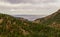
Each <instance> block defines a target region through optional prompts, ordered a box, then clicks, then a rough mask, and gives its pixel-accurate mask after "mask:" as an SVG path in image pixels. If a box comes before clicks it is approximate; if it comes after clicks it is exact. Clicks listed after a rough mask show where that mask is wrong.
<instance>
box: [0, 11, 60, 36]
mask: <svg viewBox="0 0 60 37" xmlns="http://www.w3.org/2000/svg"><path fill="white" fill-rule="evenodd" d="M56 13H57V14H56ZM56 13H54V14H52V15H50V16H47V17H45V18H41V19H39V20H40V21H39V20H38V22H40V23H35V22H31V21H28V20H26V19H23V18H15V17H13V16H10V15H6V14H0V37H60V11H58V12H56Z"/></svg>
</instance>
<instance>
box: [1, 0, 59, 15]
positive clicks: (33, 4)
mask: <svg viewBox="0 0 60 37" xmlns="http://www.w3.org/2000/svg"><path fill="white" fill-rule="evenodd" d="M58 9H60V0H0V13H5V14H10V15H49V14H52V13H54V12H55V11H57V10H58Z"/></svg>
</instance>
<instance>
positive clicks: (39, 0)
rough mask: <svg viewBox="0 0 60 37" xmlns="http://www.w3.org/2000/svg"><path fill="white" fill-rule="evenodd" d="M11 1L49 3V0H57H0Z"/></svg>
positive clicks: (52, 0)
mask: <svg viewBox="0 0 60 37" xmlns="http://www.w3.org/2000/svg"><path fill="white" fill-rule="evenodd" d="M0 1H5V2H9V3H12V4H18V3H49V2H56V0H0Z"/></svg>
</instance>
